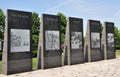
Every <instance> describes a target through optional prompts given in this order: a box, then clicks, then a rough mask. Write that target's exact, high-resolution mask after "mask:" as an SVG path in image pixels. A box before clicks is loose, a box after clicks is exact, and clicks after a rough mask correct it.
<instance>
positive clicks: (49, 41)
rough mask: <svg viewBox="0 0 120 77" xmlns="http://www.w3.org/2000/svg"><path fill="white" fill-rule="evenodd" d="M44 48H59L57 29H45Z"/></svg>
mask: <svg viewBox="0 0 120 77" xmlns="http://www.w3.org/2000/svg"><path fill="white" fill-rule="evenodd" d="M45 45H46V46H45V48H46V50H59V49H60V36H59V31H45Z"/></svg>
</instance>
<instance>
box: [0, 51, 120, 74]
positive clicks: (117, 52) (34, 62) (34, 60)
mask: <svg viewBox="0 0 120 77" xmlns="http://www.w3.org/2000/svg"><path fill="white" fill-rule="evenodd" d="M116 56H120V50H116ZM32 60H33V61H32V68H33V70H34V69H36V67H37V66H36V63H37V58H33V59H32ZM1 67H2V62H1V61H0V73H1V69H2V68H1Z"/></svg>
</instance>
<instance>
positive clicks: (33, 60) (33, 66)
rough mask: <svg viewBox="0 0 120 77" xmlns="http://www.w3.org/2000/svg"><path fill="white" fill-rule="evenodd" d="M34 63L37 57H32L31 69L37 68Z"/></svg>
mask: <svg viewBox="0 0 120 77" xmlns="http://www.w3.org/2000/svg"><path fill="white" fill-rule="evenodd" d="M36 64H37V58H33V59H32V68H33V70H35V69H36V68H37V66H36Z"/></svg>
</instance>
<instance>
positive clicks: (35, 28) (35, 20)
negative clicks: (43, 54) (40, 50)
mask: <svg viewBox="0 0 120 77" xmlns="http://www.w3.org/2000/svg"><path fill="white" fill-rule="evenodd" d="M39 27H40V18H39V15H38V13H36V12H33V13H32V46H33V49H35V48H36V47H37V46H38V38H39Z"/></svg>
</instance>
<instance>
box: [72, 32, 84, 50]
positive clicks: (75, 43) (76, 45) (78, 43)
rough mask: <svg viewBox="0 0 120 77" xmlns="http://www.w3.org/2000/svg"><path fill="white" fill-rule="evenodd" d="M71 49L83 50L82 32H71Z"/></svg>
mask: <svg viewBox="0 0 120 77" xmlns="http://www.w3.org/2000/svg"><path fill="white" fill-rule="evenodd" d="M71 48H72V49H80V48H82V32H71Z"/></svg>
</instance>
